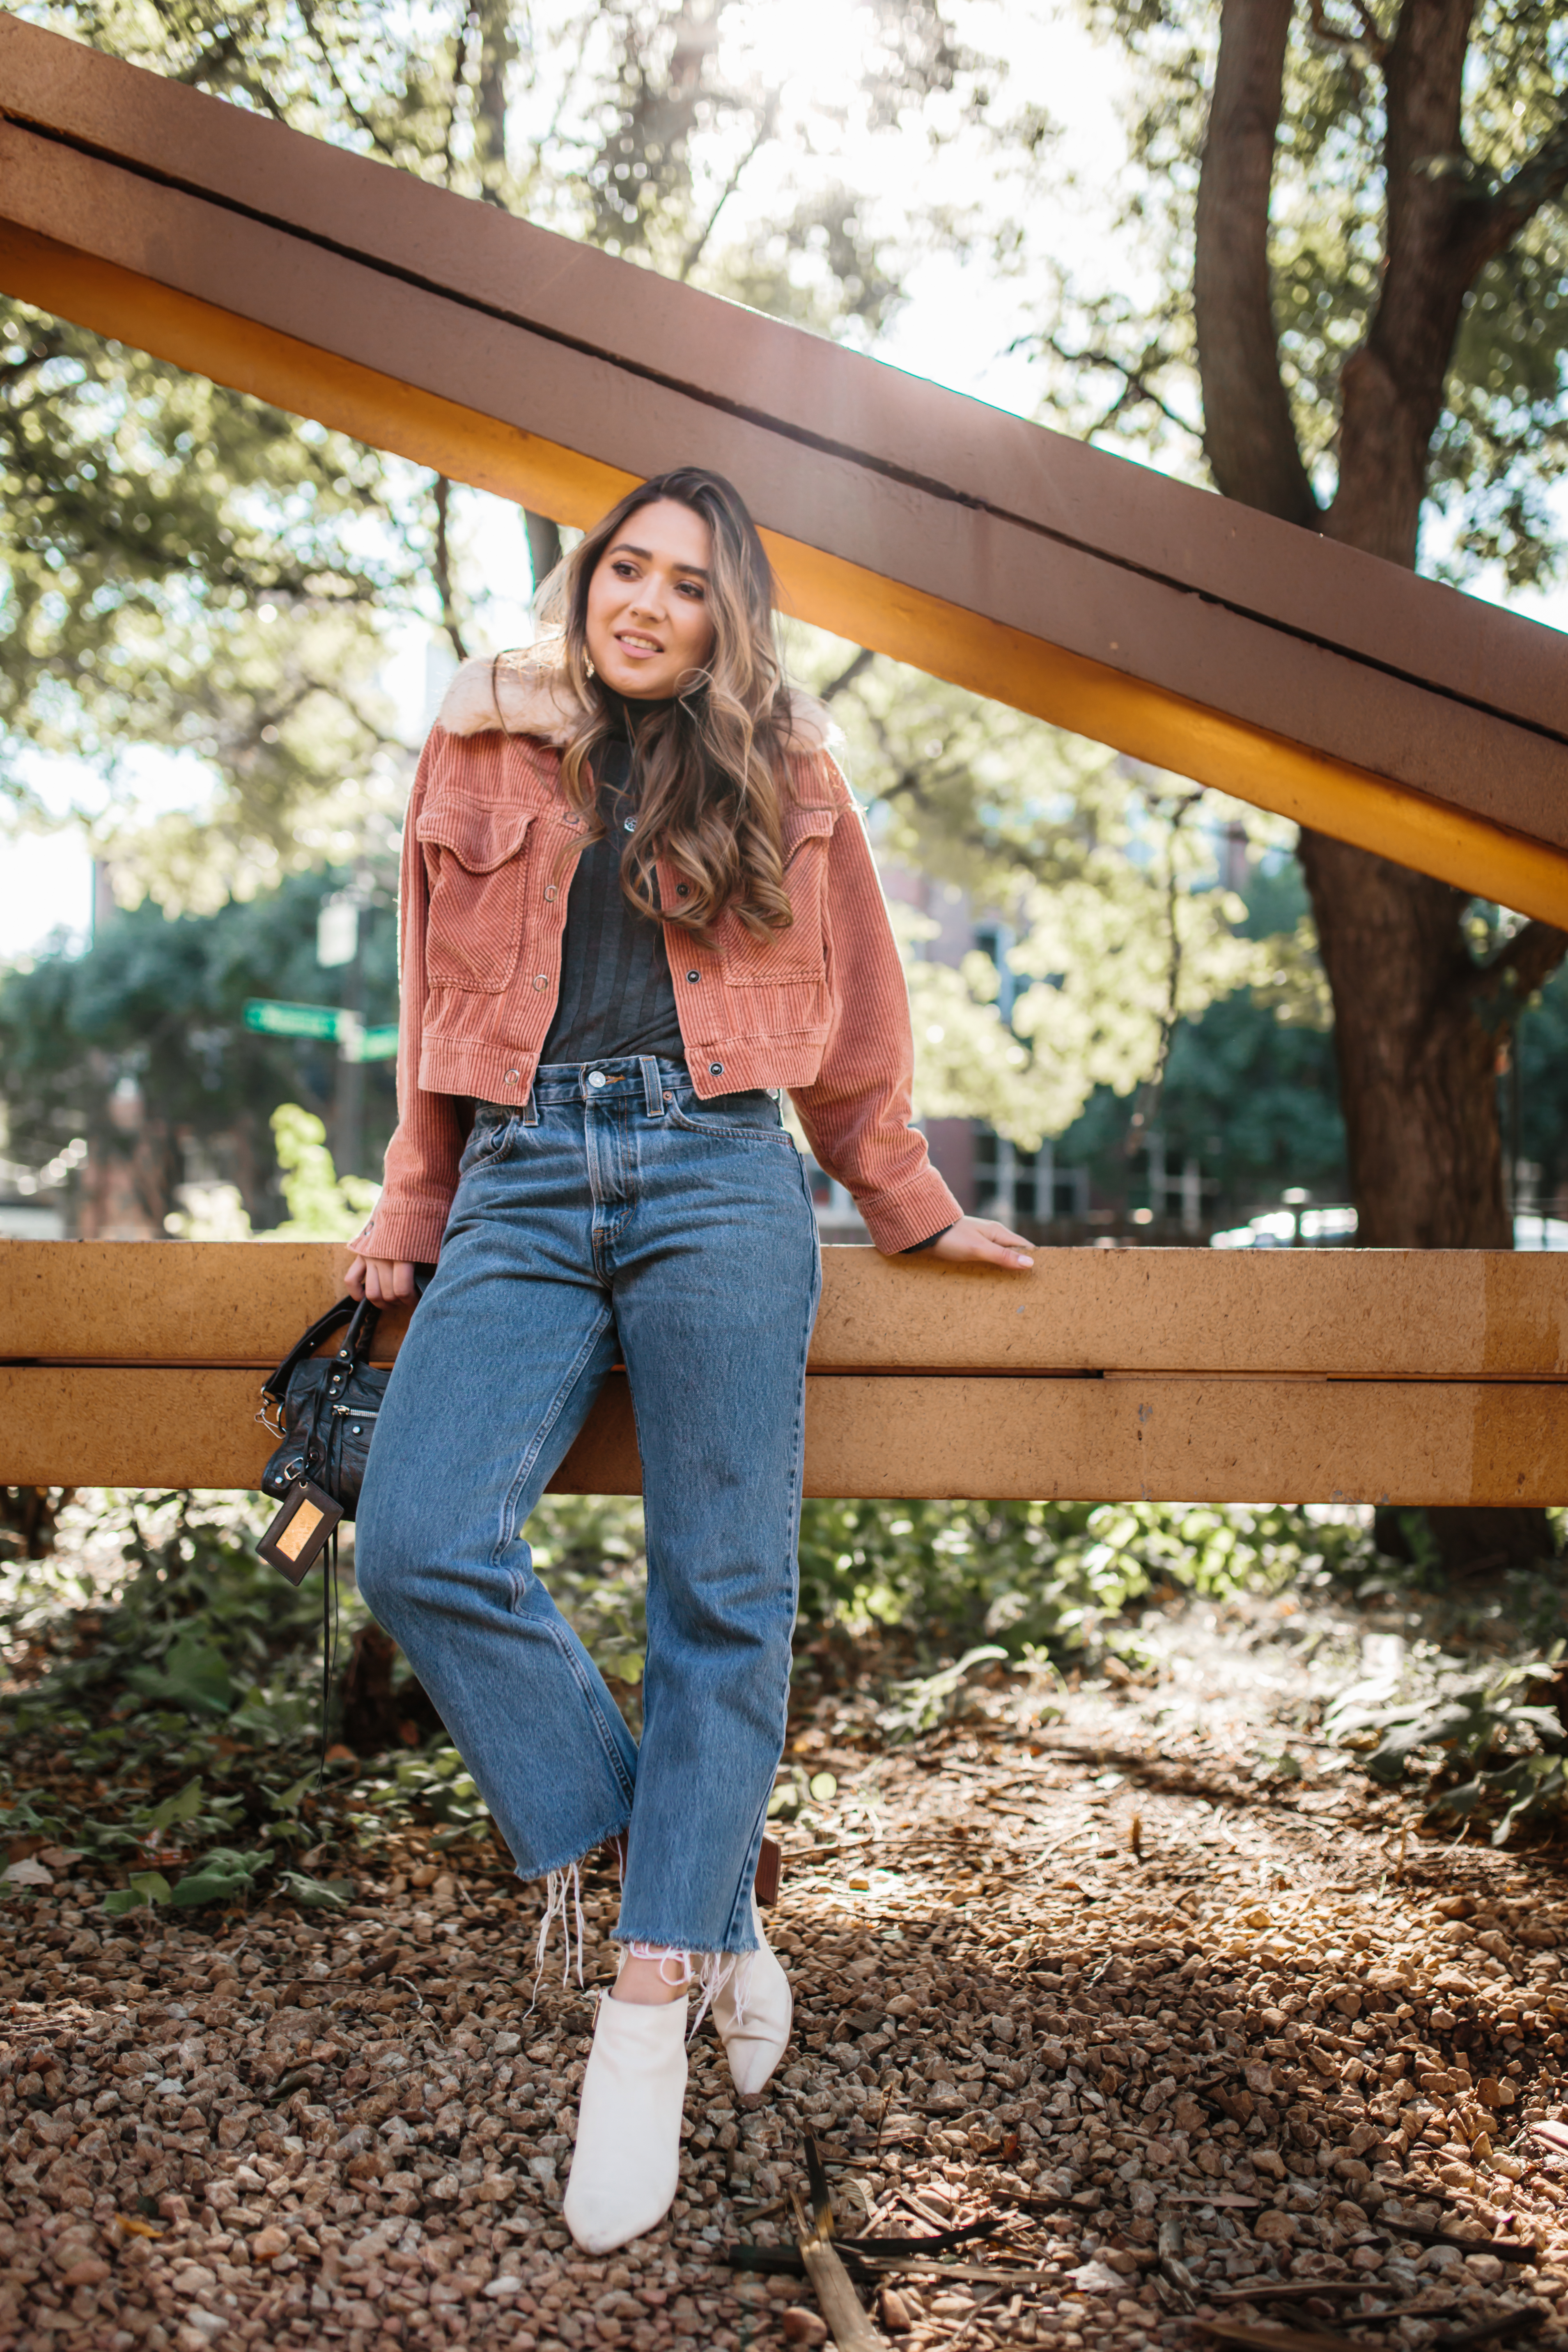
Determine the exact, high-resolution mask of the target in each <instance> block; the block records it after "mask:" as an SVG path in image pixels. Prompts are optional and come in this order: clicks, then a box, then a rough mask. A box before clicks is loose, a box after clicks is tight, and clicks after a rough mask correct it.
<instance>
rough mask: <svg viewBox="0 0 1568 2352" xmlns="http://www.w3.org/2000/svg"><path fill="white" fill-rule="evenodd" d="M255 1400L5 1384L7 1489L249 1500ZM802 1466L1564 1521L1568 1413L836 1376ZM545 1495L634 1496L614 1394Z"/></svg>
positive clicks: (143, 1379)
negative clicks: (1466, 1510)
mask: <svg viewBox="0 0 1568 2352" xmlns="http://www.w3.org/2000/svg"><path fill="white" fill-rule="evenodd" d="M255 1402H256V1384H255V1380H254V1377H253V1375H251V1374H249V1373H246V1372H237V1371H168V1370H160V1371H143V1370H134V1369H132V1368H130V1367H99V1368H93V1369H80V1368H57V1369H53V1370H0V1433H3V1434H0V1483H4V1484H5V1485H11V1486H45V1485H57V1486H58V1485H69V1486H145V1487H153V1488H159V1487H176V1486H195V1487H202V1486H217V1487H234V1486H250V1485H252V1484H254V1482H255V1480H256V1478H257V1477H258V1475H259V1473H260V1468H261V1465H262V1463H263V1462H264V1461H265V1459H266V1457H267V1454H268V1451H269V1450H270V1444H271V1441H270V1440H269V1438H268V1436H267V1434H266V1433H265V1432H264V1431H262V1430H260V1429H258V1427H257V1426H256V1425H255V1423H253V1421H252V1419H251V1414H252V1412H253V1410H254V1407H255ZM805 1462H806V1469H805V1488H806V1492H807V1494H809V1495H863V1496H934V1497H945V1498H952V1497H959V1496H975V1497H979V1498H982V1499H985V1500H992V1501H1003V1500H1006V1499H1008V1498H1010V1497H1012V1498H1026V1499H1029V1500H1037V1499H1043V1498H1047V1497H1050V1496H1058V1497H1062V1498H1065V1499H1070V1500H1075V1501H1080V1502H1088V1501H1095V1500H1105V1501H1122V1500H1127V1499H1129V1498H1131V1497H1137V1496H1143V1497H1145V1498H1148V1499H1151V1500H1154V1501H1177V1502H1216V1503H1217V1502H1243V1503H1246V1502H1258V1503H1264V1502H1274V1501H1279V1500H1289V1501H1292V1502H1323V1503H1327V1502H1361V1503H1367V1502H1384V1501H1387V1502H1394V1503H1426V1504H1448V1503H1451V1504H1493V1505H1497V1504H1512V1503H1543V1504H1559V1503H1563V1502H1564V1501H1568V1415H1565V1414H1564V1412H1563V1403H1562V1392H1561V1391H1560V1390H1559V1389H1557V1388H1556V1387H1554V1386H1552V1385H1549V1384H1541V1383H1531V1382H1527V1381H1525V1382H1518V1383H1506V1382H1500V1381H1499V1382H1484V1381H1430V1382H1421V1383H1415V1382H1409V1383H1405V1382H1394V1381H1353V1382H1340V1381H1312V1380H1296V1381H1281V1380H1218V1381H1209V1380H1203V1379H1187V1380H1182V1379H1162V1378H1160V1377H1158V1376H1157V1375H1148V1376H1135V1377H1130V1378H1128V1379H1126V1380H1108V1381H1092V1380H1051V1379H1033V1380H1014V1379H966V1378H964V1377H963V1376H961V1375H960V1376H952V1375H950V1376H948V1377H946V1378H920V1377H915V1378H908V1379H878V1378H858V1377H855V1376H852V1375H845V1376H835V1375H831V1374H829V1375H824V1376H814V1377H812V1378H811V1379H809V1380H808V1381H807V1384H806V1435H805ZM554 1484H555V1487H556V1489H557V1491H560V1492H566V1493H591V1494H632V1493H635V1492H636V1491H637V1486H638V1484H639V1473H638V1468H637V1450H636V1443H635V1438H634V1435H633V1430H632V1419H631V1410H630V1401H629V1398H628V1396H627V1393H626V1384H625V1382H624V1381H622V1380H620V1379H618V1378H617V1379H614V1380H612V1381H611V1382H610V1383H609V1384H608V1386H607V1389H606V1391H605V1395H604V1396H603V1397H602V1398H601V1400H600V1402H599V1404H598V1406H597V1407H596V1408H595V1412H594V1413H593V1414H592V1415H591V1416H590V1420H589V1423H588V1425H587V1427H586V1428H585V1429H584V1433H583V1435H582V1436H581V1437H580V1438H579V1440H578V1442H577V1444H576V1445H575V1446H574V1448H573V1450H572V1453H571V1454H569V1455H568V1456H567V1459H566V1461H565V1463H564V1464H563V1466H562V1470H561V1474H560V1475H559V1477H558V1478H557V1479H556V1480H555V1482H554Z"/></svg>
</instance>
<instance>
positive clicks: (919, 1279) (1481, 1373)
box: [0, 1241, 1568, 1381]
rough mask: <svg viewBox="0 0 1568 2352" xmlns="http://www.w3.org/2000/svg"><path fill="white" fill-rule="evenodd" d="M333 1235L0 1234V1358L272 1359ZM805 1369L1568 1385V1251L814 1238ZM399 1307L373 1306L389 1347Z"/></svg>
mask: <svg viewBox="0 0 1568 2352" xmlns="http://www.w3.org/2000/svg"><path fill="white" fill-rule="evenodd" d="M346 1260H347V1252H346V1251H345V1250H343V1249H342V1248H341V1247H340V1246H339V1245H338V1244H335V1243H331V1242H267V1243H261V1242H196V1243H188V1242H21V1241H0V1362H10V1363H13V1364H16V1363H22V1364H26V1363H36V1362H39V1361H53V1362H57V1363H64V1364H113V1363H116V1362H120V1363H141V1364H147V1365H156V1364H164V1365H171V1366H172V1365H178V1364H186V1365H197V1364H206V1365H211V1366H214V1367H218V1368H228V1369H237V1368H239V1367H243V1366H251V1367H259V1368H261V1369H269V1368H270V1367H271V1366H272V1365H274V1364H276V1363H277V1362H279V1360H280V1359H281V1358H282V1357H283V1356H284V1355H285V1354H286V1353H287V1351H288V1349H289V1348H290V1347H291V1346H292V1344H293V1342H294V1341H295V1339H298V1337H299V1335H300V1332H301V1331H302V1330H303V1329H304V1328H305V1327H306V1325H307V1324H309V1323H311V1322H313V1321H314V1320H315V1318H316V1317H317V1316H319V1315H321V1314H324V1313H325V1311H326V1309H327V1308H328V1307H330V1306H331V1304H332V1301H333V1300H334V1299H335V1298H336V1297H340V1296H341V1289H342V1284H341V1277H342V1268H343V1265H345V1263H346ZM822 1263H823V1291H822V1307H821V1312H820V1314H819V1315H818V1317H817V1322H816V1333H815V1335H814V1338H813V1340H812V1347H811V1369H812V1370H813V1371H814V1372H824V1373H826V1372H847V1371H859V1370H867V1371H879V1372H884V1373H886V1372H891V1371H895V1370H900V1371H902V1370H914V1371H918V1372H921V1373H923V1374H930V1375H932V1376H940V1375H943V1374H956V1373H964V1372H967V1373H1002V1374H1010V1375H1016V1376H1026V1375H1034V1374H1040V1373H1049V1372H1068V1371H1073V1372H1115V1373H1176V1372H1184V1373H1202V1374H1212V1375H1219V1376H1226V1377H1230V1376H1236V1375H1246V1376H1248V1377H1256V1376H1259V1375H1273V1376H1283V1375H1290V1376H1308V1377H1320V1378H1322V1377H1332V1378H1337V1379H1342V1380H1381V1381H1389V1380H1407V1381H1419V1380H1429V1381H1430V1380H1436V1381H1489V1380H1490V1381H1552V1380H1568V1254H1563V1255H1557V1254H1553V1253H1546V1252H1543V1253H1540V1254H1537V1253H1534V1252H1524V1251H1520V1252H1514V1251H1510V1250H1316V1249H1302V1250H1257V1251H1254V1250H1237V1251H1230V1250H1203V1249H1139V1250H1095V1249H1045V1250H1041V1251H1040V1253H1039V1254H1038V1256H1037V1260H1036V1265H1035V1271H1034V1273H1033V1274H1032V1275H1027V1276H1011V1275H998V1274H995V1273H993V1272H991V1271H989V1270H987V1269H984V1268H980V1267H967V1266H956V1265H941V1264H938V1263H934V1262H930V1261H922V1260H919V1259H916V1260H912V1261H905V1260H901V1259H894V1258H885V1257H882V1256H881V1255H879V1253H878V1252H877V1251H876V1250H874V1249H869V1248H865V1247H861V1248H834V1247H830V1248H827V1249H825V1250H824V1251H823V1254H822ZM406 1320H407V1318H406V1313H405V1312H404V1313H400V1314H397V1315H388V1316H386V1317H384V1318H383V1320H382V1325H381V1329H380V1331H379V1333H378V1336H377V1342H376V1355H377V1358H378V1360H384V1361H390V1360H392V1359H393V1357H395V1354H396V1351H397V1342H398V1339H400V1337H401V1335H402V1332H403V1329H404V1328H405V1325H406Z"/></svg>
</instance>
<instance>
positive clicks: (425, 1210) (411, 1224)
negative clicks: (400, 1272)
mask: <svg viewBox="0 0 1568 2352" xmlns="http://www.w3.org/2000/svg"><path fill="white" fill-rule="evenodd" d="M388 1189H389V1190H390V1187H389V1188H388ZM451 1210H452V1203H451V1202H450V1201H445V1202H440V1203H437V1202H434V1201H408V1202H397V1201H388V1199H387V1198H386V1195H385V1194H383V1195H382V1197H381V1199H380V1200H379V1201H378V1202H376V1205H375V1214H374V1216H373V1217H372V1219H371V1221H370V1223H369V1224H368V1225H366V1226H365V1228H364V1230H363V1233H358V1234H355V1235H354V1237H353V1241H352V1242H350V1244H349V1247H350V1249H352V1250H357V1251H358V1252H359V1254H360V1255H361V1256H362V1257H384V1258H392V1259H394V1260H395V1261H397V1262H398V1263H406V1264H407V1265H435V1263H436V1260H437V1257H439V1255H440V1254H441V1236H442V1234H444V1233H445V1232H446V1230H447V1218H448V1216H449V1215H450V1214H451Z"/></svg>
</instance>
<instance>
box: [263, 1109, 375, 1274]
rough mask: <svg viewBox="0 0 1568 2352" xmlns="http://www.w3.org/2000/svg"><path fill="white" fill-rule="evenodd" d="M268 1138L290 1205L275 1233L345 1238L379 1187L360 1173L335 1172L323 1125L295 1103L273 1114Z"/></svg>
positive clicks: (314, 1239) (295, 1237)
mask: <svg viewBox="0 0 1568 2352" xmlns="http://www.w3.org/2000/svg"><path fill="white" fill-rule="evenodd" d="M272 1139H273V1148H274V1149H275V1150H276V1151H277V1154H278V1165H279V1169H280V1170H281V1171H282V1177H281V1181H282V1185H283V1198H284V1199H285V1201H286V1202H288V1204H289V1214H288V1216H287V1217H286V1218H285V1220H284V1222H283V1223H282V1224H280V1225H276V1226H274V1227H273V1232H274V1234H276V1235H277V1236H278V1237H279V1238H280V1239H287V1240H289V1241H297V1242H346V1241H348V1240H349V1239H350V1238H351V1237H352V1236H353V1234H356V1233H357V1232H358V1231H359V1229H360V1227H361V1226H362V1225H363V1223H364V1222H365V1220H366V1219H367V1218H368V1217H369V1215H370V1213H371V1211H372V1210H373V1209H374V1206H375V1204H376V1202H377V1201H378V1200H379V1198H380V1197H381V1187H380V1185H379V1184H372V1183H370V1182H369V1181H367V1180H366V1179H365V1178H364V1177H363V1176H340V1175H339V1174H338V1171H337V1170H336V1169H335V1168H334V1166H333V1165H332V1155H331V1152H330V1151H329V1150H328V1149H327V1130H326V1129H325V1128H324V1127H323V1126H322V1125H321V1120H320V1119H319V1118H314V1117H313V1116H312V1114H311V1113H310V1111H308V1110H301V1109H300V1106H299V1104H298V1103H282V1104H280V1105H279V1108H277V1109H276V1110H275V1111H274V1112H273V1114H272Z"/></svg>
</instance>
